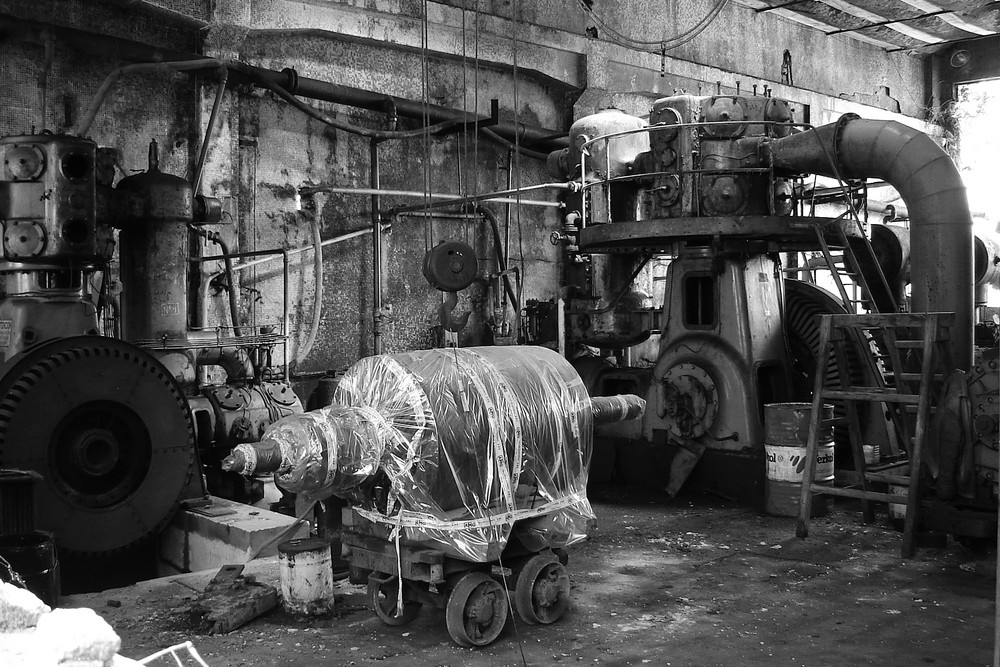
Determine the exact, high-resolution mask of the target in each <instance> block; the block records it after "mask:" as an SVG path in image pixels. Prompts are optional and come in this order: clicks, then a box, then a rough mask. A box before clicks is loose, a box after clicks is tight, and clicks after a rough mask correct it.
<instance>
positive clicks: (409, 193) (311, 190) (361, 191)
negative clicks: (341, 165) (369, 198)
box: [299, 186, 563, 212]
mask: <svg viewBox="0 0 1000 667" xmlns="http://www.w3.org/2000/svg"><path fill="white" fill-rule="evenodd" d="M523 189H524V188H522V190H523ZM320 192H323V193H330V194H342V195H382V196H386V197H421V198H429V199H441V200H445V201H448V202H450V203H454V202H455V200H457V199H462V200H466V199H468V198H467V197H463V196H462V195H452V194H446V193H440V192H431V193H427V192H420V191H418V190H383V189H381V188H378V189H376V188H348V187H339V186H329V187H328V186H315V187H313V186H310V187H305V188H300V189H299V194H300V195H301V196H303V197H308V196H309V195H314V194H317V193H320ZM508 192H517V191H516V190H505V191H504V193H508ZM491 194H497V193H486V194H484V195H480V197H485V198H480V199H477V200H476V201H492V202H500V203H510V204H523V205H525V206H543V207H549V208H562V207H563V204H562V202H555V201H540V200H537V199H517V198H511V197H492V196H490V195H491ZM423 208H425V207H424V206H420V207H419V209H423ZM419 209H412V210H419ZM396 212H403V211H402V209H396Z"/></svg>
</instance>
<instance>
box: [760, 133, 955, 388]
mask: <svg viewBox="0 0 1000 667" xmlns="http://www.w3.org/2000/svg"><path fill="white" fill-rule="evenodd" d="M770 152H771V157H772V159H773V164H774V166H775V167H777V168H781V169H787V170H790V171H795V172H809V173H814V174H820V175H824V176H833V177H839V178H866V177H872V178H881V179H883V180H884V181H886V182H887V183H889V184H891V185H892V186H893V187H895V188H896V189H897V190H898V191H899V194H900V195H901V196H902V197H903V201H904V202H906V206H907V208H908V209H909V213H910V229H911V230H912V234H911V262H912V264H911V266H912V268H911V283H912V285H913V292H912V294H913V306H912V309H913V311H914V312H933V311H939V312H954V313H955V316H956V317H955V327H954V330H953V331H952V334H951V345H952V351H953V355H954V361H955V364H956V367H957V368H959V369H962V370H968V369H969V368H971V366H972V324H973V317H974V314H973V280H972V215H971V213H970V212H969V202H968V199H967V197H966V195H965V185H964V184H963V183H962V177H961V175H960V174H959V172H958V168H957V167H956V166H955V163H954V162H952V160H951V158H950V157H949V156H948V154H947V153H945V152H944V150H943V149H942V148H941V147H940V146H938V145H937V144H936V143H935V142H934V140H933V139H931V138H930V137H929V136H927V135H926V134H924V133H923V132H920V131H919V130H915V129H913V128H910V127H907V126H906V125H903V124H902V123H898V122H896V121H881V120H863V119H860V118H857V117H845V118H842V119H841V120H840V121H838V122H836V123H831V124H829V125H824V126H822V127H818V128H814V129H812V130H809V131H806V132H801V133H798V134H793V135H790V136H788V137H784V138H781V139H773V140H771V141H770ZM828 154H829V155H830V156H833V160H831V159H829V158H828Z"/></svg>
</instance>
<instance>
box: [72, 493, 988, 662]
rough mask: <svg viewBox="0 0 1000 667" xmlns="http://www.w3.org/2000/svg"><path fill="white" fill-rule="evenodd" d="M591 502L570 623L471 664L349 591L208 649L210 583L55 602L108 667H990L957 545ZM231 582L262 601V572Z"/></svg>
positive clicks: (674, 507) (602, 499)
mask: <svg viewBox="0 0 1000 667" xmlns="http://www.w3.org/2000/svg"><path fill="white" fill-rule="evenodd" d="M591 499H592V501H593V503H594V508H595V510H596V512H597V515H598V518H599V521H600V526H599V529H598V532H597V533H596V534H595V535H593V536H592V537H591V539H590V540H588V541H587V542H585V543H583V544H581V545H577V546H575V547H573V548H572V549H571V550H570V563H569V570H570V576H571V578H572V581H573V588H572V598H573V606H572V608H571V609H570V611H569V612H567V614H566V615H565V616H564V617H563V618H562V619H560V620H559V621H558V622H557V623H556V624H554V625H550V626H525V625H522V624H518V625H517V626H516V627H513V626H512V625H511V624H510V623H508V627H507V628H506V629H505V630H504V633H503V634H502V635H501V636H500V638H499V639H498V640H497V641H496V642H495V643H494V644H493V645H491V646H489V647H486V648H484V649H478V650H472V649H463V648H459V647H458V646H456V645H454V644H453V643H452V642H451V641H450V639H449V637H448V633H447V630H446V629H445V624H444V614H443V612H439V611H434V610H427V609H425V610H424V611H423V612H422V613H421V615H420V616H419V617H418V618H417V620H416V621H414V622H413V623H411V624H410V625H407V626H404V627H399V628H392V627H387V626H385V625H383V624H382V623H381V622H380V621H378V620H377V619H376V618H375V616H374V614H373V613H372V612H371V611H370V610H369V609H368V608H367V607H366V600H365V591H364V588H363V587H360V586H351V585H350V584H348V583H346V582H341V583H339V584H338V589H337V608H336V610H335V611H334V612H333V613H332V614H330V615H328V616H324V617H306V618H303V617H296V616H293V615H291V614H288V613H286V612H285V611H283V610H281V609H276V610H273V611H272V612H270V613H268V614H267V615H265V616H263V617H261V618H258V619H256V620H255V621H253V622H251V623H250V624H248V625H246V626H244V627H242V628H240V629H238V630H236V631H234V632H232V633H230V634H229V635H224V636H199V635H193V634H192V633H191V632H190V630H188V629H186V627H185V623H186V615H185V610H186V608H187V606H188V604H189V602H190V600H191V598H193V597H194V596H195V595H197V592H198V591H199V590H200V588H201V587H203V586H204V585H205V584H206V583H207V581H208V580H209V579H210V578H211V576H212V575H213V574H214V572H207V573H199V574H191V575H182V576H180V577H176V578H173V579H168V580H156V581H152V582H144V583H140V584H137V585H135V586H132V587H129V588H125V589H117V590H114V591H105V592H103V593H92V594H86V595H77V596H71V597H69V598H67V599H66V605H65V606H90V607H93V608H94V609H95V610H97V611H98V613H100V614H101V615H102V616H104V617H105V618H106V619H107V620H108V621H109V622H110V623H111V624H112V625H113V626H114V627H115V629H116V630H117V632H118V633H119V634H120V635H121V637H122V650H121V653H122V655H125V656H128V657H132V658H140V657H142V656H145V655H148V654H150V653H153V652H154V651H156V650H158V649H161V648H164V647H166V646H170V645H172V644H176V643H180V642H181V641H184V640H186V639H192V640H193V641H194V644H195V646H196V647H197V648H198V650H199V651H200V653H201V654H202V656H203V657H204V658H205V659H206V660H207V662H208V663H209V664H210V665H212V667H236V666H241V665H248V666H249V665H254V666H256V665H286V666H306V665H366V664H388V665H483V666H487V665H489V666H494V665H525V664H527V665H552V664H583V663H597V664H602V665H642V664H650V665H691V666H702V665H704V666H708V665H726V666H727V667H730V666H733V665H809V666H812V665H847V664H852V665H858V664H878V665H883V666H891V665H916V664H938V665H987V664H990V663H991V661H992V652H993V621H994V611H995V610H994V602H993V601H994V576H995V565H994V563H992V562H990V561H989V560H987V557H984V556H978V557H977V556H976V555H975V554H973V553H972V552H970V551H968V550H966V549H965V548H964V547H962V546H960V545H957V544H954V543H949V544H948V546H947V547H944V548H936V549H929V548H924V549H921V550H920V552H919V553H918V554H917V556H916V557H915V558H913V559H910V560H903V559H901V558H900V557H899V538H900V534H899V533H897V532H895V531H893V530H892V529H891V528H890V527H888V526H887V525H885V524H886V523H887V521H886V518H885V516H884V515H882V516H880V523H879V524H877V525H872V526H865V525H864V524H862V523H861V517H860V513H859V512H857V511H856V509H855V507H854V506H852V505H838V507H837V508H836V509H835V511H834V513H833V514H832V515H831V516H830V517H826V518H823V519H816V520H814V521H813V523H812V535H811V536H810V537H809V538H808V539H807V540H799V539H797V538H795V537H794V520H793V519H786V518H777V517H768V516H764V515H762V514H761V513H760V512H757V511H753V510H749V509H745V508H739V507H733V506H731V505H728V504H726V503H724V502H723V501H717V500H715V499H712V498H708V497H704V496H701V497H694V498H683V499H677V500H669V499H666V498H664V497H660V496H655V497H654V496H652V495H649V496H647V495H642V494H637V493H634V492H626V490H625V489H623V488H620V487H603V488H601V489H599V490H597V491H592V493H591ZM991 557H992V556H990V558H991ZM977 558H978V560H977ZM247 571H248V572H251V573H256V574H257V575H258V577H259V578H260V579H261V580H263V581H271V582H273V583H275V585H277V577H278V572H277V565H276V563H275V562H274V561H273V560H271V561H258V562H256V563H253V564H251V565H250V566H248V568H247ZM109 600H113V601H117V602H119V603H120V606H117V607H112V606H109V605H108V601H109ZM160 664H165V663H160Z"/></svg>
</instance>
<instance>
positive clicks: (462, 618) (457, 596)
mask: <svg viewBox="0 0 1000 667" xmlns="http://www.w3.org/2000/svg"><path fill="white" fill-rule="evenodd" d="M508 609H509V605H508V604H507V596H506V594H505V592H504V589H503V586H501V585H500V584H499V583H498V582H496V581H495V580H493V579H492V578H491V577H490V576H489V575H488V574H485V573H484V572H468V573H466V574H464V575H462V578H461V579H459V580H458V583H457V584H456V585H455V588H454V589H452V591H451V595H449V596H448V606H447V608H446V609H445V620H446V621H447V623H448V634H450V635H451V638H452V639H454V640H455V642H456V643H457V644H459V645H460V646H486V645H487V644H489V643H490V642H492V641H493V640H494V639H496V638H497V637H498V636H499V635H500V631H501V630H503V626H504V624H505V623H506V622H507V610H508Z"/></svg>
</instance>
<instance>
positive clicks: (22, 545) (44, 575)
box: [0, 531, 60, 608]
mask: <svg viewBox="0 0 1000 667" xmlns="http://www.w3.org/2000/svg"><path fill="white" fill-rule="evenodd" d="M0 557H2V558H3V559H4V560H6V561H7V562H8V563H9V564H10V566H11V568H13V570H14V571H15V572H16V573H17V574H18V575H20V577H21V579H23V580H24V583H25V585H27V587H28V590H29V591H31V592H32V593H34V594H35V595H37V596H38V597H39V598H41V600H42V602H44V603H45V604H47V605H49V606H50V607H53V608H54V607H56V606H57V605H58V604H59V594H60V580H59V558H58V556H57V555H56V545H55V543H54V542H53V541H52V536H51V535H50V534H49V533H44V532H42V531H35V532H33V533H29V534H27V535H2V536H0ZM5 570H6V568H5V567H3V564H2V563H0V575H3V578H4V579H6V578H7V573H6V571H5Z"/></svg>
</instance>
